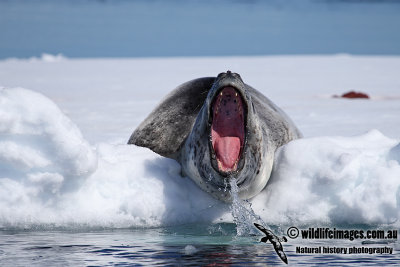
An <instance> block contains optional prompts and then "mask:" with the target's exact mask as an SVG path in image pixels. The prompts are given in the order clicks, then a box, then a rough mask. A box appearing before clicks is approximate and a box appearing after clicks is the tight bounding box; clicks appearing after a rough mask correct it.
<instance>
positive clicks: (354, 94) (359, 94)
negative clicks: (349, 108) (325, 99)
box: [334, 91, 369, 99]
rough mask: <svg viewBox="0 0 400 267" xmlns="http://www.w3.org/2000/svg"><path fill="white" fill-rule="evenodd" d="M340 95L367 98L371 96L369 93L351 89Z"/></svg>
mask: <svg viewBox="0 0 400 267" xmlns="http://www.w3.org/2000/svg"><path fill="white" fill-rule="evenodd" d="M334 97H338V96H334ZM340 97H342V98H366V99H369V96H368V95H367V94H365V93H361V92H355V91H350V92H347V93H344V94H343V95H341V96H340Z"/></svg>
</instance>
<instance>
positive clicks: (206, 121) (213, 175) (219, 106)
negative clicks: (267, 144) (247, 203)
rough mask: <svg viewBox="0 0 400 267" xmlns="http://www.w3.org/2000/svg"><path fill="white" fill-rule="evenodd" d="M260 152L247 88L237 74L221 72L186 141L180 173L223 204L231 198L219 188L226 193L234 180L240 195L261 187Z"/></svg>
mask: <svg viewBox="0 0 400 267" xmlns="http://www.w3.org/2000/svg"><path fill="white" fill-rule="evenodd" d="M264 151H265V149H264V144H263V136H262V130H261V127H260V124H259V119H258V116H257V115H256V114H255V110H254V105H253V102H252V98H251V94H250V92H249V87H248V86H247V85H246V84H245V83H244V82H243V80H242V79H241V77H240V75H239V74H237V73H232V72H230V71H227V72H226V73H225V72H224V73H220V74H219V75H218V76H217V78H216V79H215V81H214V83H213V85H212V86H211V89H210V90H209V92H208V95H207V98H206V100H205V102H204V105H203V107H202V109H201V111H200V112H199V115H198V117H197V119H196V122H195V123H194V125H193V129H192V132H191V133H190V135H189V137H188V139H187V140H186V149H185V150H183V155H184V157H182V160H181V162H182V165H183V169H184V173H185V174H187V175H188V176H190V177H194V178H193V180H194V181H195V182H196V183H197V184H198V185H199V186H200V187H202V188H203V189H204V190H206V191H208V192H211V193H212V194H213V195H214V196H216V197H217V198H219V199H221V200H224V201H230V197H231V196H230V194H229V192H226V190H222V189H228V190H229V189H230V185H229V181H228V180H229V179H230V178H235V179H236V182H237V185H238V188H239V196H240V197H241V198H249V197H252V196H254V195H255V194H257V193H258V192H259V191H260V190H261V189H262V188H260V187H261V186H262V187H263V186H265V183H264V182H262V183H264V185H261V184H260V182H259V181H261V180H260V178H259V177H260V176H261V175H263V174H265V173H263V172H264V166H263V165H262V161H263V160H262V159H263V156H264V154H263V153H264ZM187 155H189V157H187ZM270 165H272V163H271V164H270ZM267 177H269V173H268V174H267ZM255 187H257V188H255Z"/></svg>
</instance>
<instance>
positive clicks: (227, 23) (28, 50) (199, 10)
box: [0, 0, 400, 59]
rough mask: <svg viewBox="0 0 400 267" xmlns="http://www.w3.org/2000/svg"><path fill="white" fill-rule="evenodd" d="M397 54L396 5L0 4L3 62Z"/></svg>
mask: <svg viewBox="0 0 400 267" xmlns="http://www.w3.org/2000/svg"><path fill="white" fill-rule="evenodd" d="M42 53H51V54H58V53H62V54H64V55H65V56H67V57H160V56H162V57H165V56H226V55H270V54H334V53H351V54H379V55H399V54H400V1H370V0H365V1H340V0H303V1H290V0H268V1H261V0H260V1H257V0H252V1H240V0H232V1H229V0H219V1H214V0H203V1H199V0H188V1H184V0H152V1H150V0H149V1H147V0H135V1H127V0H103V1H95V0H70V1H68V0H59V1H50V0H38V1H29V0H14V1H10V0H0V59H1V58H9V57H19V58H21V57H32V56H40V55H41V54H42Z"/></svg>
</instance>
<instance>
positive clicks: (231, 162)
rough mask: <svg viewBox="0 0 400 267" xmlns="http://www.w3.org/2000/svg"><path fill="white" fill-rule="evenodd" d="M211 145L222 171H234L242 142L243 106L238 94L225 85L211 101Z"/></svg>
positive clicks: (243, 133)
mask: <svg viewBox="0 0 400 267" xmlns="http://www.w3.org/2000/svg"><path fill="white" fill-rule="evenodd" d="M212 107H213V111H212V112H213V114H212V115H213V121H212V126H211V139H212V146H213V148H214V151H215V155H216V158H217V162H218V169H219V170H220V171H223V172H229V171H235V170H236V169H237V163H238V161H239V159H240V153H241V150H242V147H243V143H244V135H245V132H244V131H245V129H244V128H245V125H244V107H243V100H242V97H241V96H240V94H239V93H238V92H237V91H236V90H235V89H234V88H233V87H225V88H224V89H223V90H222V91H221V92H220V93H219V94H218V96H217V97H216V99H215V101H214V103H213V106H212Z"/></svg>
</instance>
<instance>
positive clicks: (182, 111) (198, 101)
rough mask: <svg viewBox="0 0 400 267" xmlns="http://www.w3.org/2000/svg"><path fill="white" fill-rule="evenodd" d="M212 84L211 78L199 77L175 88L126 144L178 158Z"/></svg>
mask: <svg viewBox="0 0 400 267" xmlns="http://www.w3.org/2000/svg"><path fill="white" fill-rule="evenodd" d="M214 81H215V78H213V77H207V78H200V79H195V80H192V81H189V82H186V83H184V84H182V85H180V86H179V87H177V88H176V89H175V90H173V91H172V92H171V93H170V94H169V95H167V96H166V98H165V99H164V100H163V101H162V102H161V103H160V104H159V105H158V106H157V107H156V108H155V109H154V110H153V111H152V112H151V113H150V115H149V116H148V117H147V118H146V119H145V120H144V121H143V122H142V123H141V124H140V125H139V126H138V127H137V128H136V130H135V131H134V132H133V133H132V135H131V137H130V138H129V141H128V144H135V145H137V146H142V147H148V148H150V149H151V150H153V151H154V152H156V153H158V154H160V155H161V156H164V157H167V158H172V159H177V156H178V151H179V149H180V148H181V146H182V143H183V142H184V141H185V139H186V137H187V136H188V135H189V133H190V131H191V130H192V126H193V123H194V122H195V120H196V117H197V114H198V113H199V111H200V109H201V107H202V106H203V103H204V101H205V99H206V98H207V94H208V91H209V90H210V88H211V86H212V85H213V83H214Z"/></svg>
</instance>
